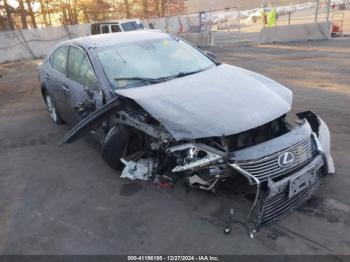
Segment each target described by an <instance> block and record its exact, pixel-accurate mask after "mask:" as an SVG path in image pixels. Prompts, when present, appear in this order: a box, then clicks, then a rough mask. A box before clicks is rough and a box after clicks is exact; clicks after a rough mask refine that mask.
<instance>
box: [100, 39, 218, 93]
mask: <svg viewBox="0 0 350 262" xmlns="http://www.w3.org/2000/svg"><path fill="white" fill-rule="evenodd" d="M97 56H98V59H99V61H100V63H101V65H102V68H103V70H104V72H105V74H106V76H107V78H108V80H109V82H110V84H111V86H112V88H113V89H121V88H129V87H136V86H142V85H145V84H154V83H157V81H158V82H160V81H167V80H170V79H173V78H175V77H183V76H186V75H188V74H191V73H197V72H200V71H203V70H206V69H209V68H210V67H213V66H215V64H214V62H212V61H211V60H210V59H209V58H208V57H206V56H205V55H203V54H202V53H201V52H200V51H198V50H197V49H195V48H193V47H192V46H190V45H189V44H187V43H185V42H184V41H182V40H177V39H173V38H170V37H168V38H163V39H155V40H147V41H140V42H134V43H127V44H123V45H115V46H109V47H104V48H100V49H98V50H97Z"/></svg>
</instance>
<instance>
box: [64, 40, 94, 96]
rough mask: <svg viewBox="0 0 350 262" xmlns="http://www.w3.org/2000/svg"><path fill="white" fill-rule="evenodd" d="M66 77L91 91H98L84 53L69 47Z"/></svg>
mask: <svg viewBox="0 0 350 262" xmlns="http://www.w3.org/2000/svg"><path fill="white" fill-rule="evenodd" d="M67 71H68V77H69V78H70V79H72V80H74V81H76V82H78V83H80V84H82V85H85V86H87V87H88V88H90V89H91V90H93V91H99V87H98V83H97V80H96V76H95V72H94V70H93V69H92V66H91V63H90V60H89V58H88V57H87V55H86V54H85V52H83V51H82V50H81V49H79V48H77V47H74V46H72V47H70V50H69V58H68V70H67Z"/></svg>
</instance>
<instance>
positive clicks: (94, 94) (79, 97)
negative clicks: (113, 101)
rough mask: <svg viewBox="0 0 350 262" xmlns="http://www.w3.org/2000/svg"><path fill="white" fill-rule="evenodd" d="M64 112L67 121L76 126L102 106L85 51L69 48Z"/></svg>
mask: <svg viewBox="0 0 350 262" xmlns="http://www.w3.org/2000/svg"><path fill="white" fill-rule="evenodd" d="M65 88H66V90H65V105H64V107H65V109H64V110H65V111H67V112H69V119H68V120H67V121H69V122H70V123H72V124H76V123H78V122H79V121H81V119H83V118H84V117H86V116H87V115H89V114H90V113H91V112H93V111H95V110H96V108H97V107H100V106H101V104H102V92H101V89H100V86H99V83H98V81H97V78H96V75H95V72H94V69H93V67H92V64H91V62H90V59H89V57H88V55H87V53H86V52H85V50H84V49H83V48H81V47H78V46H70V47H69V53H68V61H67V79H66V86H65Z"/></svg>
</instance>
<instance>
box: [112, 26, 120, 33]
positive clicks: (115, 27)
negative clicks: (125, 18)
mask: <svg viewBox="0 0 350 262" xmlns="http://www.w3.org/2000/svg"><path fill="white" fill-rule="evenodd" d="M111 29H112V33H116V32H120V28H119V25H111Z"/></svg>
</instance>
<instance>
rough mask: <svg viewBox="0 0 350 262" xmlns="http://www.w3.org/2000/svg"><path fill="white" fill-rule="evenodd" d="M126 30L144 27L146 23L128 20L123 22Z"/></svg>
mask: <svg viewBox="0 0 350 262" xmlns="http://www.w3.org/2000/svg"><path fill="white" fill-rule="evenodd" d="M122 27H123V30H124V31H133V30H139V29H144V28H145V27H144V25H143V24H142V23H141V22H139V21H132V22H126V23H123V24H122Z"/></svg>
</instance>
